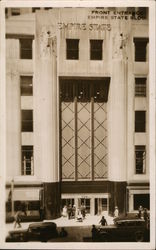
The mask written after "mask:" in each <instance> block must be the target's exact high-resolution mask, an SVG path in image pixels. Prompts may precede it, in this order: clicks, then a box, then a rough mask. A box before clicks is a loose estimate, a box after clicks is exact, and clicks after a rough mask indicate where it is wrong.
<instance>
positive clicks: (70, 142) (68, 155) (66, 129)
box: [61, 102, 75, 179]
mask: <svg viewBox="0 0 156 250" xmlns="http://www.w3.org/2000/svg"><path fill="white" fill-rule="evenodd" d="M61 107H62V178H63V179H74V178H75V146H74V145H75V144H74V141H75V135H74V103H73V102H62V104H61Z"/></svg>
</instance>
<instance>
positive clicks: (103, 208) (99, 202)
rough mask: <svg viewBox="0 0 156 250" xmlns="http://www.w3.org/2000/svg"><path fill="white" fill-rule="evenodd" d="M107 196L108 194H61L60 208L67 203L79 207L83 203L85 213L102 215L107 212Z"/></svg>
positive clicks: (108, 196)
mask: <svg viewBox="0 0 156 250" xmlns="http://www.w3.org/2000/svg"><path fill="white" fill-rule="evenodd" d="M97 197H98V198H97ZM109 198H110V194H88V193H87V194H62V199H61V201H62V202H61V205H62V208H63V207H64V206H65V205H66V206H68V205H69V204H71V205H72V206H73V205H76V208H80V207H81V205H82V204H84V205H85V207H86V213H87V214H89V215H102V214H103V213H105V214H108V212H109Z"/></svg>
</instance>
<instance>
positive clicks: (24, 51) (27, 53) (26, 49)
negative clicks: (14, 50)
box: [20, 38, 32, 59]
mask: <svg viewBox="0 0 156 250" xmlns="http://www.w3.org/2000/svg"><path fill="white" fill-rule="evenodd" d="M20 58H21V59H32V39H30V38H20Z"/></svg>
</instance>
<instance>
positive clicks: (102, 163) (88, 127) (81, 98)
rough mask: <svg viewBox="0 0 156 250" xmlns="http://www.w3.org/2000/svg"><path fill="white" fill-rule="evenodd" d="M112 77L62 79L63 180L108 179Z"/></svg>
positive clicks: (61, 134) (61, 140) (61, 142)
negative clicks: (110, 79)
mask: <svg viewBox="0 0 156 250" xmlns="http://www.w3.org/2000/svg"><path fill="white" fill-rule="evenodd" d="M108 87H109V78H103V79H102V80H99V79H67V80H64V79H63V80H61V81H60V123H61V124H60V144H61V179H62V181H88V180H106V179H107V175H108V173H107V172H108V171H107V165H108V163H107V157H108V146H107V137H108V130H107V96H108Z"/></svg>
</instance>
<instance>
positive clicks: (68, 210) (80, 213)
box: [62, 203, 86, 222]
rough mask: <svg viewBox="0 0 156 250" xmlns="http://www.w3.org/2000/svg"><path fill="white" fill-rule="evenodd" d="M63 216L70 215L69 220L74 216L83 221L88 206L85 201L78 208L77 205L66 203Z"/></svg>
mask: <svg viewBox="0 0 156 250" xmlns="http://www.w3.org/2000/svg"><path fill="white" fill-rule="evenodd" d="M62 216H63V217H68V219H69V220H70V219H73V218H74V219H77V221H80V222H82V221H83V220H84V219H85V217H86V206H85V205H84V203H82V204H81V206H80V208H76V205H73V206H72V205H71V204H69V205H68V206H66V205H65V206H64V207H63V211H62Z"/></svg>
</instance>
